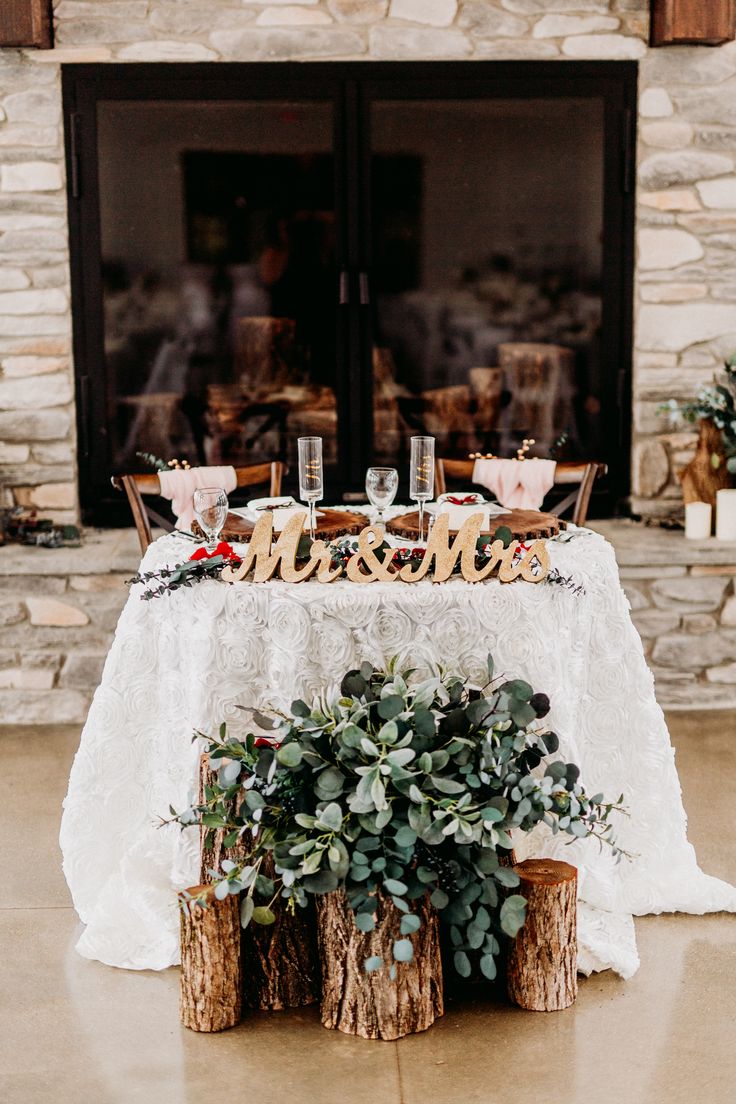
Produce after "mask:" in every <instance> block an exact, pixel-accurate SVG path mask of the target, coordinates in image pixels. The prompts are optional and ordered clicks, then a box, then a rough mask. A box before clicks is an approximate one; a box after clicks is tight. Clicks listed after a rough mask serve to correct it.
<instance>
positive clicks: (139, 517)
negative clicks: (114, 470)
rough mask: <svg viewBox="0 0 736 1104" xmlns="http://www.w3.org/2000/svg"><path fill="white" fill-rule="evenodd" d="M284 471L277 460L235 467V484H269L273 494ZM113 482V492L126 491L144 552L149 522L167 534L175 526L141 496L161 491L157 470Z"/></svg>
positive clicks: (148, 539) (115, 478)
mask: <svg viewBox="0 0 736 1104" xmlns="http://www.w3.org/2000/svg"><path fill="white" fill-rule="evenodd" d="M285 471H286V467H285V465H284V464H282V463H281V461H280V460H274V461H273V462H272V463H265V464H249V465H248V466H247V467H245V468H236V469H235V476H236V479H237V484H236V486H237V487H254V486H256V484H258V483H270V490H269V494H270V495H272V496H273V497H276V496H278V495H280V494H281V480H282V479H283V476H284V473H285ZM112 485H113V487H114V488H115V490H116V491H125V494H126V495H127V496H128V502H129V504H130V509H131V511H132V513H133V521H134V522H135V527H136V530H137V531H138V540H139V541H140V545H141V552H145V551H146V549H147V548H148V546H149V544H150V543H151V541H152V540H153V534H152V532H151V524H152V523H153V524H154V525H157V526H159V527H160V528H161V529H163V530H164V531H165V532H167V533H170V532H171V531H172V530H173V529H174V526H173V525H172V523H171V522H170V521H169V520H168V519H167V518H165V517H163V516H162V515H161V514H159V513H157V511H156V510H154V509H153V508H152V507H151V506H149V505H148V503H147V502H144V496H145V497H146V498H150V497H154V496H160V494H161V488H160V485H159V481H158V475H157V473H156V472H146V473H145V474H144V475H114V476H113V477H112Z"/></svg>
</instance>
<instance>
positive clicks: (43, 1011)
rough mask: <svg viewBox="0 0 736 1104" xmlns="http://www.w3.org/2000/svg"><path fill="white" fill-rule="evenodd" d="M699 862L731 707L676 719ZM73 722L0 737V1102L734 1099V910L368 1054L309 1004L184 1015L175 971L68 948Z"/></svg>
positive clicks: (728, 840) (705, 852) (732, 774)
mask: <svg viewBox="0 0 736 1104" xmlns="http://www.w3.org/2000/svg"><path fill="white" fill-rule="evenodd" d="M670 727H671V732H672V737H673V741H674V743H675V745H676V748H677V761H678V766H679V770H680V775H681V779H682V784H683V790H684V797H685V804H686V808H687V809H688V812H689V814H690V838H691V840H692V842H693V843H694V844H695V846H696V848H697V850H698V854H699V857H700V861H701V864H702V865H703V866H704V867H705V869H706V870H708V871H709V872H710V873H712V874H717V875H720V876H722V877H725V878H728V879H730V880H736V846H735V845H734V843H733V832H734V828H733V825H734V804H735V799H736V715H734V714H726V713H712V712H711V713H707V714H694V713H693V714H683V713H680V714H674V715H672V716H671V717H670ZM77 740H78V730H76V729H58V728H57V729H51V728H47V729H40V728H35V729H15V730H5V731H3V730H2V729H0V779H2V801H0V840H1V841H2V852H1V853H2V856H3V860H2V868H3V876H2V878H1V879H0V1104H47V1102H48V1104H51V1102H53V1104H190V1102H191V1104H194V1102H195V1101H203V1100H205V1099H206V1100H218V1101H227V1102H228V1104H240V1102H243V1104H260V1102H264V1104H281V1102H287V1101H288V1102H294V1104H531V1102H534V1104H537V1102H539V1101H542V1100H544V1101H547V1102H549V1104H558V1102H560V1104H562V1102H563V1101H564V1102H565V1104H583V1102H585V1104H614V1102H615V1104H659V1102H660V1101H661V1102H668V1104H685V1102H687V1104H691V1102H693V1101H696V1102H697V1104H736V917H732V916H726V915H718V916H706V917H692V916H661V917H648V918H644V919H641V920H638V921H637V935H638V941H639V950H640V954H641V959H642V966H641V969H640V971H639V972H638V974H636V976H635V977H634V978H633V979H631V980H630V981H628V982H623V981H621V980H620V979H619V978H617V977H616V976H615V975H614V974H612V973H605V974H598V975H594V976H593V977H591V978H589V979H587V980H586V979H581V985H580V995H579V998H578V1001H577V1004H576V1005H575V1006H574V1007H573V1008H571V1009H569V1010H567V1011H565V1012H559V1013H553V1014H541V1013H530V1012H522V1011H520V1010H519V1009H514V1008H511V1007H509V1006H508V1005H506V1004H505V1003H502V1002H501V1001H500V1000H499V999H488V1000H483V1001H480V1000H477V1001H473V1002H467V1001H466V1002H461V1003H452V1002H451V1003H450V1004H449V1007H448V1010H447V1014H446V1015H445V1017H444V1019H442V1020H441V1021H439V1022H438V1023H437V1024H436V1025H435V1026H434V1027H433V1028H432V1029H431V1030H430V1031H428V1032H426V1033H425V1034H423V1035H416V1036H413V1037H411V1038H408V1039H404V1040H402V1041H401V1042H399V1043H371V1042H365V1041H363V1040H359V1039H354V1038H350V1037H347V1036H344V1035H341V1034H339V1033H338V1032H328V1031H325V1030H324V1029H323V1028H322V1027H321V1026H320V1024H319V1021H318V1018H317V1015H316V1013H315V1011H313V1010H309V1011H301V1012H294V1013H283V1012H282V1013H277V1014H274V1015H271V1016H266V1015H255V1016H250V1017H249V1018H248V1019H247V1020H246V1021H244V1022H243V1023H242V1024H241V1025H240V1026H239V1027H238V1028H236V1029H234V1030H232V1031H229V1032H226V1033H223V1034H222V1035H215V1036H207V1035H196V1034H194V1033H192V1032H189V1031H186V1030H185V1029H183V1028H181V1027H180V1026H179V1023H178V1019H177V988H178V971H176V970H168V971H166V972H165V973H163V974H156V973H135V972H126V971H121V970H113V969H110V968H108V967H105V966H102V965H100V964H99V963H95V962H88V961H85V960H84V959H82V958H80V957H79V956H78V955H77V954H76V952H75V951H74V942H75V940H76V938H77V935H78V932H79V924H78V921H77V918H76V915H75V913H74V911H73V909H72V908H71V906H70V901H69V895H68V892H67V889H66V885H65V883H64V879H63V877H62V874H61V869H60V857H59V850H58V844H57V831H58V821H59V811H60V803H61V800H62V798H63V795H64V792H65V788H66V779H67V775H68V771H69V765H70V762H71V758H72V755H73V753H74V750H75V747H76V744H77Z"/></svg>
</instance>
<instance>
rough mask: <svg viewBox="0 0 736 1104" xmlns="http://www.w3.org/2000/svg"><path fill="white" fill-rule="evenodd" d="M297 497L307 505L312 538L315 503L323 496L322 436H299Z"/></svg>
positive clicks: (314, 530)
mask: <svg viewBox="0 0 736 1104" xmlns="http://www.w3.org/2000/svg"><path fill="white" fill-rule="evenodd" d="M297 449H298V452H299V497H300V499H301V500H302V502H306V503H307V505H308V506H309V535H310V537H311V538H312V540H314V538H315V533H316V527H317V519H316V511H315V503H316V502H318V501H319V500H320V499H321V498H323V497H324V475H323V472H322V438H321V437H299V438H298V439H297Z"/></svg>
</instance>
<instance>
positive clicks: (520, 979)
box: [507, 859, 578, 1012]
mask: <svg viewBox="0 0 736 1104" xmlns="http://www.w3.org/2000/svg"><path fill="white" fill-rule="evenodd" d="M514 870H515V871H516V873H517V874H518V875H519V878H520V879H521V884H520V885H519V888H518V890H517V891H516V892H517V893H520V894H521V895H522V897H525V898H526V902H527V913H526V922H525V924H524V927H523V928H522V929H521V931H520V932H519V934H518V935H517V936H516V938H515V939H514V941H513V943H512V944H511V948H510V950H509V959H508V970H507V984H508V994H509V997H510V999H511V1000H512V1001H513V1002H514V1004H518V1005H519V1007H520V1008H527V1009H529V1010H530V1011H533V1012H555V1011H557V1010H559V1009H561V1008H569V1007H570V1005H571V1004H573V1003H574V1001H575V998H576V997H577V995H578V975H577V961H578V946H577V885H578V872H577V869H576V868H575V867H574V866H570V864H569V863H565V862H557V861H556V860H554V859H526V860H525V861H524V862H521V863H518V864H517V865H516V866H515V867H514Z"/></svg>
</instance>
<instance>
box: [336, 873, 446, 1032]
mask: <svg viewBox="0 0 736 1104" xmlns="http://www.w3.org/2000/svg"><path fill="white" fill-rule="evenodd" d="M415 911H416V912H417V913H418V915H419V916H420V918H421V927H420V929H419V931H418V932H416V933H415V934H414V935H411V936H401V935H399V925H400V923H401V917H402V913H401V912H399V910H398V909H397V908H396V906H395V905H394V904H393V902H392V901H391V899H390V898H389V897H387V896H385V895H384V894H383V893H379V894H378V895H377V897H376V926H375V928H374V930H373V931H371V932H367V933H364V932H361V931H360V930H359V929H358V927H357V926H356V924H355V920H354V918H353V911H352V909H351V908H350V905H349V904H348V900H347V897H346V895H345V891H344V890H341V889H340V890H336V891H335V892H334V893H327V894H325V895H324V896H323V897H318V898H317V942H318V946H319V956H320V962H321V966H322V1003H321V1008H320V1012H321V1017H322V1023H323V1024H324V1026H325V1027H331V1028H337V1029H338V1030H339V1031H344V1032H345V1033H346V1034H347V1035H360V1036H362V1037H363V1038H364V1039H400V1038H401V1037H402V1036H404V1035H409V1034H411V1033H413V1032H418V1031H426V1029H427V1028H428V1027H431V1025H432V1024H433V1023H434V1021H435V1019H436V1018H437V1017H438V1016H441V1015H442V1014H443V1012H444V1000H443V987H442V961H441V958H440V941H439V932H438V926H439V925H438V920H437V913H436V911H435V910H434V908H433V907H432V905H430V903H429V898H428V897H426V896H425V897H424V898H422V900H421V901H419V902H415ZM404 938H406V939H411V942H412V944H413V946H414V957H413V959H412V961H411V962H397V963H396V964H395V965H396V978H395V980H391V978H390V977H389V965H390V963H391V962H392V961H393V959H392V954H391V951H392V946H393V942H394V940H395V939H404ZM374 955H379V956H381V957H382V958H383V959H384V960H385V961H386V963H387V965H386V966H385V967H383V968H382V969H380V970H377V971H375V972H373V973H370V974H369V973H366V971H365V966H364V964H365V960H366V959H367V958H371V957H373V956H374Z"/></svg>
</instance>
